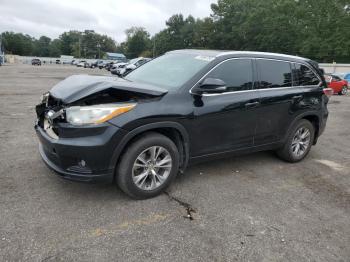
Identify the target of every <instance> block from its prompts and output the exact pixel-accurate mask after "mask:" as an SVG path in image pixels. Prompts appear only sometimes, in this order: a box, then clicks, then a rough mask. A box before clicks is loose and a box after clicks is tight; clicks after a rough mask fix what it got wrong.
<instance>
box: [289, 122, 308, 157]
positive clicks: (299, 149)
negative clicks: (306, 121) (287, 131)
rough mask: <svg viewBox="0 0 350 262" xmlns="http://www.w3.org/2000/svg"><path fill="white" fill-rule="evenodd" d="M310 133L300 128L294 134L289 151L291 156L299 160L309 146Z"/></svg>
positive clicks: (304, 128) (306, 129)
mask: <svg viewBox="0 0 350 262" xmlns="http://www.w3.org/2000/svg"><path fill="white" fill-rule="evenodd" d="M310 138H311V133H310V130H309V129H308V128H306V127H300V128H299V129H298V130H297V131H296V132H295V135H294V137H293V140H292V144H291V150H292V154H293V155H294V156H295V157H297V158H299V157H301V156H303V155H304V154H305V153H306V152H307V149H308V148H309V145H310Z"/></svg>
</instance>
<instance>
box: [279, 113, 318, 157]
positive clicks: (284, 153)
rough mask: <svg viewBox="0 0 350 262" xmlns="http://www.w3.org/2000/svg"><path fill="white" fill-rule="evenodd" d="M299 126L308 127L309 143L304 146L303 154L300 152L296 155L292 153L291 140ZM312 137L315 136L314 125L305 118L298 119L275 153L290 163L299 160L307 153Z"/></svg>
mask: <svg viewBox="0 0 350 262" xmlns="http://www.w3.org/2000/svg"><path fill="white" fill-rule="evenodd" d="M301 128H305V129H308V130H309V132H310V137H309V144H308V146H307V148H306V150H305V151H304V153H303V154H301V155H300V156H296V155H295V154H294V153H293V150H292V142H293V139H294V137H295V136H296V135H297V134H296V133H297V131H298V130H300V129H301ZM314 137H315V127H314V126H313V124H312V123H311V122H310V121H308V120H306V119H302V120H300V121H298V122H297V123H296V124H295V125H294V126H293V127H292V128H291V130H290V132H289V134H288V138H287V140H286V142H285V144H284V146H283V147H282V148H280V149H279V150H277V155H278V156H279V157H280V158H281V159H283V160H285V161H287V162H290V163H295V162H299V161H301V160H303V159H304V158H305V157H306V156H307V154H308V153H309V151H310V149H311V146H312V143H313V141H314Z"/></svg>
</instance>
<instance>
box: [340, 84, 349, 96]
mask: <svg viewBox="0 0 350 262" xmlns="http://www.w3.org/2000/svg"><path fill="white" fill-rule="evenodd" d="M341 93H342V95H346V94H347V93H348V88H347V87H346V86H343V88H342V90H341Z"/></svg>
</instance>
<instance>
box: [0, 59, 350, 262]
mask: <svg viewBox="0 0 350 262" xmlns="http://www.w3.org/2000/svg"><path fill="white" fill-rule="evenodd" d="M77 73H84V74H87V73H89V74H107V73H108V72H107V71H104V70H99V69H83V68H81V69H79V68H76V67H73V66H63V65H46V66H44V65H43V66H41V67H33V66H30V65H7V66H2V67H0V141H1V144H0V156H1V157H0V261H155V260H159V261H350V131H349V130H350V121H349V120H350V114H349V113H350V97H349V96H346V97H341V96H333V97H332V99H331V102H330V104H329V109H330V118H329V120H328V125H327V128H326V131H325V133H324V134H323V135H322V137H321V138H320V140H319V143H318V144H317V146H315V147H313V148H312V151H311V152H310V154H309V156H308V157H307V158H306V159H305V160H304V161H303V162H301V163H297V164H287V163H284V162H282V161H280V160H279V159H277V158H276V157H275V156H274V154H273V153H271V152H262V153H256V154H251V155H246V156H242V157H235V158H228V159H223V160H216V161H211V162H207V163H204V164H199V165H195V166H192V167H190V168H188V170H187V172H186V174H185V175H183V176H179V177H178V178H177V179H176V181H175V183H174V184H173V185H172V186H171V187H170V188H169V189H168V191H167V192H168V193H167V194H162V195H160V196H159V197H156V198H153V199H150V200H144V201H134V200H131V199H129V198H128V197H127V196H125V195H124V194H123V193H122V192H121V191H120V190H119V189H117V188H116V186H115V185H105V184H82V183H75V182H70V181H66V180H63V179H60V178H59V177H57V176H55V175H53V173H52V172H51V171H50V170H49V169H48V168H47V167H46V166H45V165H44V163H43V162H42V161H41V159H40V156H39V153H38V140H37V138H36V135H35V132H34V129H33V123H34V120H35V113H34V106H35V105H36V104H37V103H38V102H39V97H40V95H41V94H42V93H44V92H45V91H47V90H49V89H50V88H51V87H52V86H53V85H54V84H55V83H57V82H58V81H60V80H62V79H64V78H65V77H67V76H69V75H72V74H77ZM188 210H190V211H191V210H192V212H191V214H192V215H193V220H190V219H188V218H187V212H188Z"/></svg>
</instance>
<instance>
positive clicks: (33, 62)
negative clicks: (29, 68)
mask: <svg viewBox="0 0 350 262" xmlns="http://www.w3.org/2000/svg"><path fill="white" fill-rule="evenodd" d="M32 65H38V66H41V60H40V59H38V58H34V59H32Z"/></svg>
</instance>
